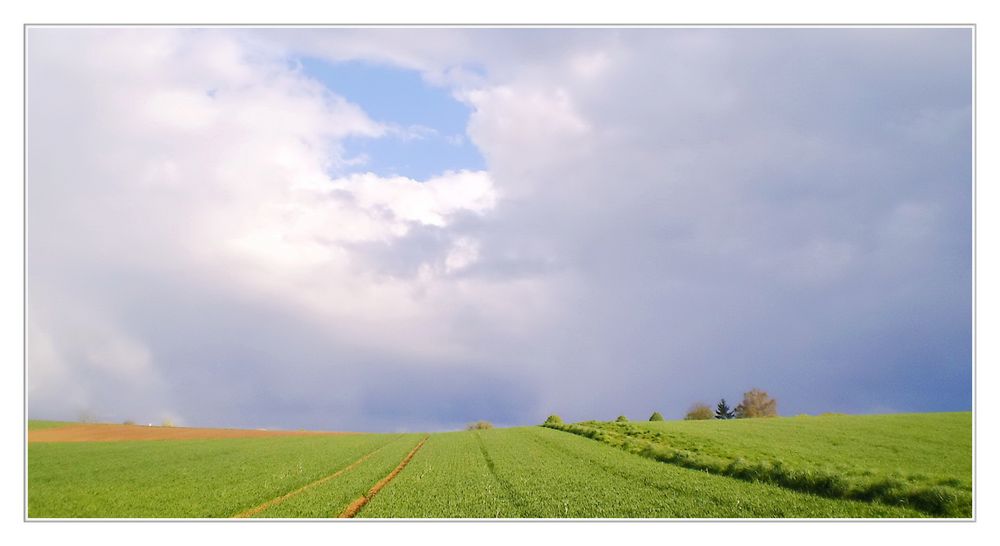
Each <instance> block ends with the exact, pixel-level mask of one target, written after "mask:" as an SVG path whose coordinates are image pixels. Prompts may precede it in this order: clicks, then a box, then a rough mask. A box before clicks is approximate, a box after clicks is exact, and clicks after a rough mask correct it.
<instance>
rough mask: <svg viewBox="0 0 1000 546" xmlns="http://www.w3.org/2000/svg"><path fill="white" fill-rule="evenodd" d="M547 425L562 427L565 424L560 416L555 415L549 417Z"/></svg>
mask: <svg viewBox="0 0 1000 546" xmlns="http://www.w3.org/2000/svg"><path fill="white" fill-rule="evenodd" d="M545 424H546V425H561V424H563V420H562V417H559V416H558V415H556V414H554V413H553V414H552V415H549V418H548V419H546V420H545Z"/></svg>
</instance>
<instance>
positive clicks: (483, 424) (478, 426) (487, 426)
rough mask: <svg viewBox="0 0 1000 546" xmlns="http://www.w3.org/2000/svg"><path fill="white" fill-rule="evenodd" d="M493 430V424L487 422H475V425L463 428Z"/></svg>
mask: <svg viewBox="0 0 1000 546" xmlns="http://www.w3.org/2000/svg"><path fill="white" fill-rule="evenodd" d="M491 428H493V423H491V422H489V421H476V422H475V423H469V425H468V426H466V427H465V430H489V429H491Z"/></svg>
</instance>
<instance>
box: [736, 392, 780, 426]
mask: <svg viewBox="0 0 1000 546" xmlns="http://www.w3.org/2000/svg"><path fill="white" fill-rule="evenodd" d="M777 415H778V401H777V400H775V399H773V398H771V396H770V395H769V394H767V393H766V392H764V391H762V390H760V389H750V391H749V392H745V393H743V402H742V403H741V404H740V405H738V406H736V417H737V418H740V419H745V418H748V417H775V416H777Z"/></svg>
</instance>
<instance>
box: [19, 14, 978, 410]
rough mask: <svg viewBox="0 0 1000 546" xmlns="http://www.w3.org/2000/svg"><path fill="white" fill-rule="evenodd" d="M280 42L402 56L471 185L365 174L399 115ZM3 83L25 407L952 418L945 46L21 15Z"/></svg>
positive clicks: (677, 33)
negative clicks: (10, 106) (22, 253)
mask: <svg viewBox="0 0 1000 546" xmlns="http://www.w3.org/2000/svg"><path fill="white" fill-rule="evenodd" d="M305 57H308V58H315V59H322V60H324V61H325V62H330V63H337V62H344V61H351V62H358V61H361V62H366V63H373V64H378V65H384V66H388V67H392V68H395V69H398V70H411V71H418V72H419V73H420V74H421V75H422V77H423V79H424V81H425V82H426V83H427V85H430V86H435V87H438V88H442V89H446V90H448V92H449V93H451V95H452V96H453V97H454V99H455V100H456V101H459V102H461V103H463V104H465V105H467V106H469V107H470V108H471V112H472V113H471V115H470V117H469V119H468V124H467V127H466V135H465V137H466V138H467V139H468V140H469V141H470V142H471V143H472V144H474V145H475V146H476V147H477V148H478V150H479V152H480V153H481V155H482V157H483V158H485V161H486V169H485V170H482V171H470V170H461V169H460V168H456V169H453V170H447V169H445V170H443V171H442V172H440V173H438V174H436V175H434V176H431V177H425V178H420V179H418V178H415V177H407V176H406V175H405V173H402V174H401V175H400V176H392V177H386V176H379V175H377V174H374V173H371V172H367V171H365V169H364V164H358V163H357V162H356V161H355V160H354V158H352V156H351V155H350V154H349V153H348V152H346V151H345V150H346V149H347V148H346V146H345V143H346V142H347V139H372V140H377V139H382V138H391V137H392V135H393V132H394V131H396V130H397V129H398V128H397V127H395V126H393V125H391V120H389V121H386V120H380V121H375V120H374V119H372V118H371V117H370V116H369V115H368V114H367V113H366V112H365V111H364V109H363V108H362V107H360V106H359V105H357V104H354V103H351V102H349V101H348V100H346V99H344V98H343V97H342V96H341V95H338V94H337V90H336V85H329V84H324V83H321V82H319V81H317V80H316V79H314V78H312V77H310V75H309V74H308V72H307V71H304V70H303V69H302V63H301V62H299V61H298V60H299V59H301V58H305ZM27 66H28V90H27V122H28V179H27V214H28V216H27V222H28V229H27V236H28V294H27V295H28V363H27V366H28V378H29V382H28V397H29V414H30V415H32V416H33V417H62V418H73V417H75V416H76V414H78V413H79V412H81V411H88V412H91V413H94V414H96V415H97V416H99V417H100V418H103V419H108V420H121V419H125V418H130V419H136V420H139V421H155V420H159V419H163V418H170V419H173V420H174V421H175V422H179V423H184V424H196V425H231V426H253V427H260V426H272V427H296V428H297V427H316V428H334V429H355V430H416V429H442V428H454V427H457V426H461V425H462V424H463V423H465V422H468V421H472V420H475V419H480V418H482V419H490V420H492V421H494V423H498V424H529V423H536V422H539V421H540V420H541V419H544V417H545V415H547V414H548V413H551V412H558V413H560V414H562V415H563V416H564V417H565V418H568V419H585V418H612V417H614V416H615V415H618V414H621V413H625V414H627V415H630V416H631V417H634V418H644V417H645V416H646V415H648V414H649V413H651V412H652V411H653V410H658V411H661V412H664V413H665V414H671V415H674V416H679V415H680V414H682V413H683V410H684V409H686V407H687V406H688V405H690V403H692V402H694V401H699V400H701V401H706V402H711V401H713V400H716V399H718V398H719V397H722V396H725V397H727V398H729V399H735V398H738V396H739V394H740V393H742V392H743V391H745V390H749V388H750V387H754V386H756V387H761V388H764V389H766V390H768V391H769V392H771V393H772V394H773V395H774V396H775V397H776V398H778V400H779V411H781V412H782V413H784V414H790V413H800V412H819V411H844V412H864V411H935V410H958V409H968V408H969V407H970V405H971V70H972V68H971V35H970V31H968V30H960V29H627V30H625V29H619V30H615V29H579V30H568V29H559V30H552V29H547V30H540V29H530V30H529V29H502V30H501V29H465V30H463V29H354V30H351V29H314V30H304V29H294V30H293V29H256V30H236V29H226V30H198V29H152V28H145V29H142V28H140V29H40V28H33V29H30V30H29V32H28V59H27ZM399 100H400V101H406V97H405V96H400V97H399Z"/></svg>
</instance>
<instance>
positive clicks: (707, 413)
mask: <svg viewBox="0 0 1000 546" xmlns="http://www.w3.org/2000/svg"><path fill="white" fill-rule="evenodd" d="M713 417H715V413H714V412H712V408H710V407H708V405H706V404H702V403H700V402H699V403H697V404H695V405H693V406H691V409H689V410H688V412H687V415H685V416H684V418H685V419H687V420H689V421H700V420H703V419H711V418H713Z"/></svg>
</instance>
